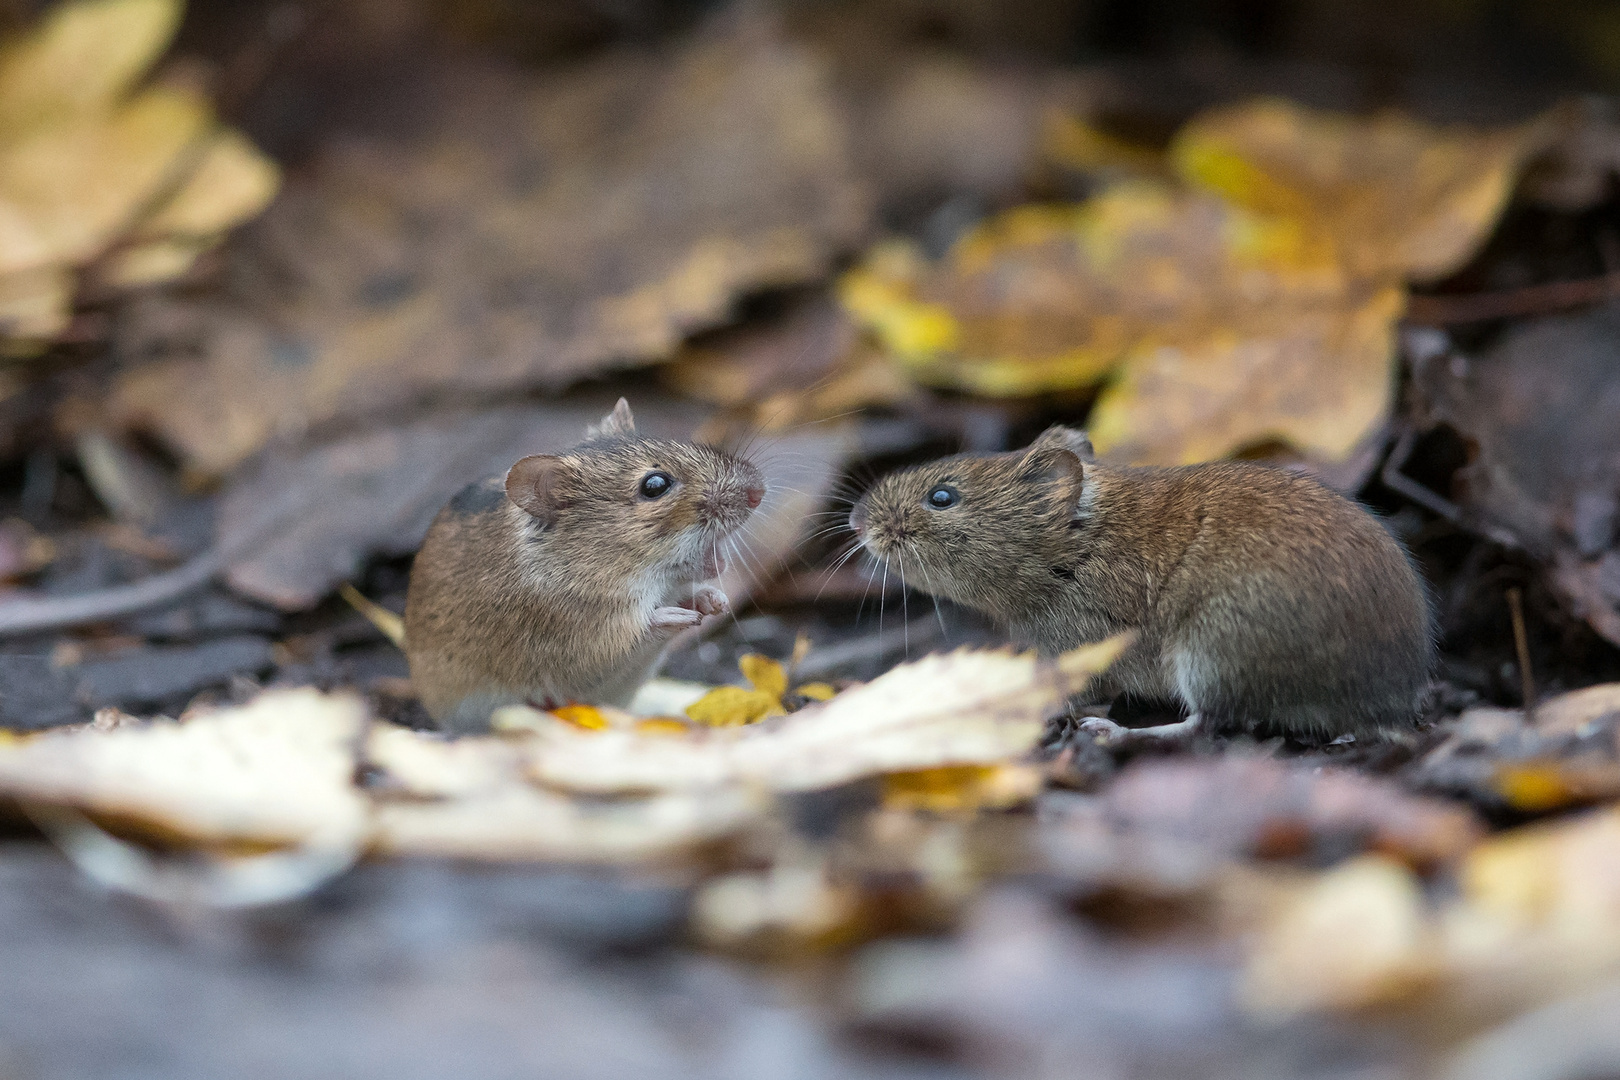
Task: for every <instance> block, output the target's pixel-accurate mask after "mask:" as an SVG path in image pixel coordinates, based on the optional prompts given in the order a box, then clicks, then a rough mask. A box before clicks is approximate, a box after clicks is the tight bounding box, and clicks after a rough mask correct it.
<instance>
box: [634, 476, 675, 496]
mask: <svg viewBox="0 0 1620 1080" xmlns="http://www.w3.org/2000/svg"><path fill="white" fill-rule="evenodd" d="M674 486H675V478H674V477H672V476H670V475H669V473H666V472H650V473H648V474H647V475H646V476H643V477H642V478H641V497H642V498H643V499H657V498H660V497H662V496H663V495H665V494H667V493H668V492H669V489H670V488H672V487H674Z"/></svg>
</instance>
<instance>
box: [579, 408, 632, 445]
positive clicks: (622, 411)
mask: <svg viewBox="0 0 1620 1080" xmlns="http://www.w3.org/2000/svg"><path fill="white" fill-rule="evenodd" d="M635 433H636V418H635V417H634V416H632V415H631V414H630V403H629V402H628V401H626V400H625V399H624V398H620V399H619V403H618V404H617V405H615V406H613V411H612V412H610V413H608V414H607V415H606V416H604V417H602V422H601V423H600V424H592V425H591V426H590V427H588V428H586V429H585V437H586V438H587V439H628V438H629V437H630V436H632V435H634V434H635Z"/></svg>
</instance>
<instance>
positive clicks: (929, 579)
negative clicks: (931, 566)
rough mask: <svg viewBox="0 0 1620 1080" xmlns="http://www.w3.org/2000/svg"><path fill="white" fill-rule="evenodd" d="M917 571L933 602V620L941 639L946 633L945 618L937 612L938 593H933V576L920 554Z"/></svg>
mask: <svg viewBox="0 0 1620 1080" xmlns="http://www.w3.org/2000/svg"><path fill="white" fill-rule="evenodd" d="M917 569H919V570H921V571H922V576H923V584H924V585H926V586H927V587H928V598H929V599H930V600H932V601H933V602H934V618H935V619H937V620H938V621H939V632H940V635H941V636H942V637H943V636H944V635H945V634H946V633H948V631H947V630H946V629H945V616H944V614H943V613H941V612H940V610H939V593H937V592H935V591H934V579H933V575H931V574H929V572H928V563H927V561H926V560H924V559H923V558H922V556H921V553H920V552H919V553H918V557H917Z"/></svg>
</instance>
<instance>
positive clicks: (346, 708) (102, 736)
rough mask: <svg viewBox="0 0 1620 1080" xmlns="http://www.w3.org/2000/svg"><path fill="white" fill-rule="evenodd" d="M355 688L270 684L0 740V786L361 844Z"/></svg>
mask: <svg viewBox="0 0 1620 1080" xmlns="http://www.w3.org/2000/svg"><path fill="white" fill-rule="evenodd" d="M365 720H366V709H365V706H364V704H362V703H361V702H360V701H359V700H358V699H355V698H351V697H346V696H328V695H324V694H321V693H320V692H318V691H316V690H314V689H299V690H274V691H267V692H265V693H264V694H261V695H260V696H259V697H258V698H256V699H255V700H254V701H253V702H252V703H250V704H248V705H244V706H241V707H238V708H231V709H221V710H218V711H216V712H206V713H200V714H198V715H196V716H194V717H191V718H190V719H187V720H185V721H184V722H181V723H176V722H174V721H169V720H154V721H151V722H149V723H132V724H128V725H123V726H120V727H118V728H116V729H114V730H110V731H98V730H95V729H93V728H72V729H62V730H58V731H51V732H46V733H43V734H40V735H37V736H35V737H33V738H30V739H27V740H24V741H21V742H17V743H12V744H7V745H0V795H3V796H5V797H8V798H11V799H15V800H23V801H27V802H38V803H45V804H51V805H60V806H68V807H74V808H77V809H80V810H83V811H84V812H86V813H89V814H94V815H96V816H98V817H104V818H108V819H112V820H116V821H120V822H124V823H128V824H130V825H133V826H136V827H138V828H141V829H144V830H147V831H151V832H155V833H158V834H160V835H167V836H174V837H179V838H184V839H187V840H190V841H192V842H195V843H202V844H222V845H223V844H232V845H246V844H255V845H264V844H270V845H317V844H336V843H356V842H358V841H359V839H360V838H361V837H362V835H363V832H364V828H365V799H364V797H363V796H362V795H361V794H360V792H359V791H358V790H356V789H355V787H354V786H353V783H352V781H353V776H354V745H355V742H356V740H358V739H359V737H360V732H361V728H362V725H363V724H364V723H365Z"/></svg>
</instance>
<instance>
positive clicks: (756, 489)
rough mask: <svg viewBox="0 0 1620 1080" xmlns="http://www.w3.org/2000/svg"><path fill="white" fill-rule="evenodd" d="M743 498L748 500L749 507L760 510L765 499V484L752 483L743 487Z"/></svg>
mask: <svg viewBox="0 0 1620 1080" xmlns="http://www.w3.org/2000/svg"><path fill="white" fill-rule="evenodd" d="M743 498H744V499H746V500H747V501H748V509H750V510H758V509H759V504H760V503H762V502H764V501H765V485H764V484H750V485H749V486H748V487H746V488H744V489H743Z"/></svg>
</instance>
